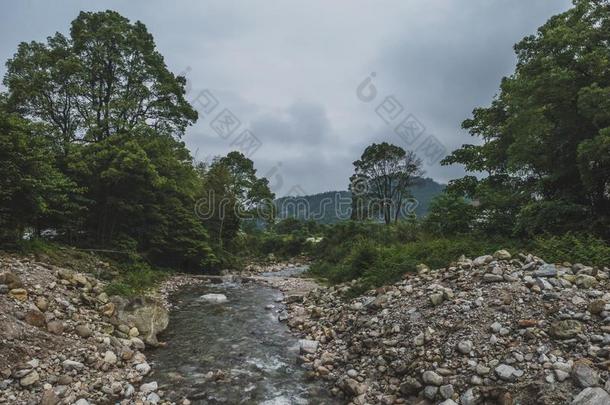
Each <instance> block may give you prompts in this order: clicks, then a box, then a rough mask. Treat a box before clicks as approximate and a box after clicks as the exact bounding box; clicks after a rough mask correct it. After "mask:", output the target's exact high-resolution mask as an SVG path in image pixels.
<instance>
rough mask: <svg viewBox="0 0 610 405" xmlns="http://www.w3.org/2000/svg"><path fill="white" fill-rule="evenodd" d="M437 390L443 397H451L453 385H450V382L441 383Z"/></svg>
mask: <svg viewBox="0 0 610 405" xmlns="http://www.w3.org/2000/svg"><path fill="white" fill-rule="evenodd" d="M438 392H439V393H440V394H441V396H442V397H443V398H444V399H449V398H451V397H453V393H454V389H453V385H451V384H447V385H442V386H441V387H440V388H439V390H438Z"/></svg>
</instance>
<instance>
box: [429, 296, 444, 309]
mask: <svg viewBox="0 0 610 405" xmlns="http://www.w3.org/2000/svg"><path fill="white" fill-rule="evenodd" d="M429 298H430V303H431V304H432V305H434V306H437V305H440V304H442V302H443V301H444V300H445V297H444V295H443V294H440V293H437V294H430V297H429Z"/></svg>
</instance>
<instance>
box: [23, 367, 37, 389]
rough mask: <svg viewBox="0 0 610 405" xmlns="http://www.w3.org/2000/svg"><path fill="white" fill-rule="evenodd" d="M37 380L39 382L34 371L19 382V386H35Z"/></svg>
mask: <svg viewBox="0 0 610 405" xmlns="http://www.w3.org/2000/svg"><path fill="white" fill-rule="evenodd" d="M38 380H40V376H39V375H38V372H37V371H36V370H32V371H30V372H29V373H28V374H27V375H26V376H24V377H22V378H21V379H20V380H19V384H20V385H21V386H22V387H29V386H30V385H33V384H36V383H37V382H38Z"/></svg>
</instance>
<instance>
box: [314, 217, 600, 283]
mask: <svg viewBox="0 0 610 405" xmlns="http://www.w3.org/2000/svg"><path fill="white" fill-rule="evenodd" d="M499 249H507V250H508V251H509V252H511V253H513V254H516V253H519V252H530V253H533V254H535V255H537V256H539V257H541V258H543V259H544V260H546V261H548V262H564V261H569V262H571V263H575V262H580V263H583V264H588V265H597V266H609V265H610V247H609V246H608V244H607V243H606V242H605V241H603V240H601V239H598V238H595V237H593V236H590V235H578V234H565V235H563V236H540V237H538V238H536V239H534V240H519V239H514V238H500V237H497V238H491V237H489V236H482V235H456V236H450V237H443V236H439V235H432V234H427V233H425V232H423V231H421V230H420V229H418V228H417V227H416V226H414V225H409V224H397V225H392V226H389V227H386V226H385V225H381V224H366V223H365V224H355V223H345V224H339V225H337V226H336V227H334V228H333V229H331V230H330V233H329V234H328V235H326V237H325V239H324V240H323V242H322V243H321V245H320V247H319V250H318V252H317V254H316V259H317V260H316V261H315V262H314V264H313V265H312V266H311V269H310V271H309V274H310V275H311V276H313V277H315V278H317V279H318V280H320V281H321V282H324V283H329V284H337V283H344V282H350V281H352V280H355V282H354V283H353V287H352V293H351V294H352V295H357V294H361V293H363V292H365V291H367V290H369V289H371V288H375V287H379V286H382V285H386V284H391V283H394V282H396V281H398V280H400V279H401V277H402V276H403V275H404V274H405V273H408V272H414V271H415V270H416V266H417V265H418V264H420V263H423V264H426V265H427V266H429V267H430V268H437V269H438V268H447V267H449V266H450V264H451V263H452V262H455V261H457V259H458V258H459V257H460V256H461V255H465V256H466V257H469V258H475V257H477V256H481V255H484V254H492V253H493V252H495V251H496V250H499Z"/></svg>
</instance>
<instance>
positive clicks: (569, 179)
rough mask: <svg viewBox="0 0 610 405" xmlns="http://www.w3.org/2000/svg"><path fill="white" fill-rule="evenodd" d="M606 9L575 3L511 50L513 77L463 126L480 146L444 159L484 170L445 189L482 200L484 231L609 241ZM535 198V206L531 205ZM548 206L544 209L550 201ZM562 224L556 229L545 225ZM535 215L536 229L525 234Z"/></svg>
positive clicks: (609, 18) (609, 11) (609, 21)
mask: <svg viewBox="0 0 610 405" xmlns="http://www.w3.org/2000/svg"><path fill="white" fill-rule="evenodd" d="M609 37H610V8H609V7H608V3H607V2H605V1H591V0H575V1H574V7H573V8H572V9H570V10H568V11H567V12H565V13H562V14H559V15H557V16H554V17H552V18H551V19H549V20H548V22H547V23H545V24H544V25H543V26H542V27H540V28H539V29H538V32H537V33H536V34H535V35H531V36H528V37H526V38H524V39H523V40H522V41H521V42H519V43H518V44H517V45H515V51H516V54H517V66H516V69H515V72H514V73H513V74H512V75H511V76H509V77H506V78H504V79H503V80H502V83H501V85H500V93H499V95H498V96H497V97H496V98H495V99H494V101H493V102H492V103H491V105H490V106H489V107H486V108H477V109H475V110H474V112H473V116H472V118H470V119H467V120H465V121H464V123H463V127H464V128H465V129H467V130H469V132H470V133H471V134H472V135H473V136H476V137H479V138H481V139H482V140H483V143H482V144H481V145H476V146H475V145H464V146H462V148H460V149H458V150H456V151H454V152H453V153H452V154H451V155H450V156H449V157H448V158H446V159H445V160H444V164H453V163H460V164H463V165H465V167H466V170H468V171H472V172H485V173H487V175H488V176H487V177H485V178H483V179H480V180H477V179H476V178H474V177H467V178H464V179H461V180H458V181H453V182H452V183H451V184H450V185H449V188H450V189H451V190H453V191H456V192H461V193H462V195H464V196H466V197H469V198H470V199H472V200H475V201H478V202H479V203H480V205H479V208H478V217H479V219H480V221H479V223H480V225H481V228H482V229H484V230H486V231H487V232H488V233H494V232H513V231H515V229H514V227H513V223H514V221H513V219H514V218H515V217H517V216H519V217H521V218H522V219H523V221H521V224H520V225H519V229H517V230H518V231H525V232H526V233H529V232H540V231H547V232H563V231H565V230H566V229H570V228H573V229H580V227H581V226H580V225H581V219H582V217H583V216H586V217H588V218H594V219H595V220H592V221H589V222H588V228H589V230H591V231H594V232H597V233H598V234H600V235H602V236H605V237H609V236H610V234H608V232H609V231H608V230H609V229H610V217H609V215H610V214H609V213H610V193H609V192H608V190H609V189H610V184H609V183H608V182H609V181H610V175H609V172H608V171H609V170H610V166H609V163H610V161H609V160H608V156H609V153H608V151H609V149H608V145H609V144H610V143H609V142H608V131H610V127H609V126H610V115H609V113H608V95H609V94H610V76H609V75H608V71H610V59H608V53H609V52H610V43H609V41H608V38H609ZM540 201H543V202H542V203H539V202H540ZM550 202H552V203H550ZM566 210H567V211H569V213H570V215H569V216H568V217H566V218H563V219H562V221H563V224H562V225H561V226H558V224H557V221H551V222H549V223H548V226H545V222H544V218H549V217H552V216H553V212H554V214H555V216H557V217H559V215H561V214H562V213H565V212H566ZM529 218H534V221H535V229H524V228H527V227H524V225H525V224H524V222H525V221H527V220H528V219H529Z"/></svg>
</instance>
